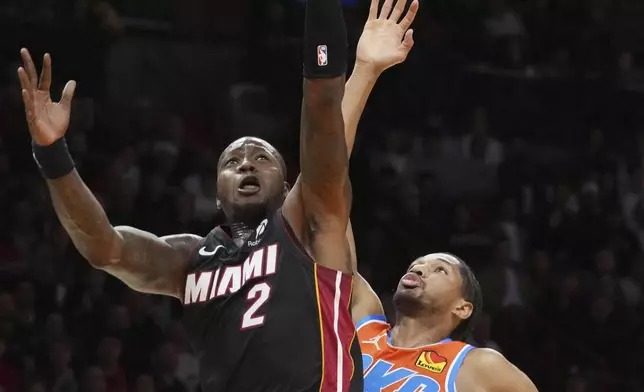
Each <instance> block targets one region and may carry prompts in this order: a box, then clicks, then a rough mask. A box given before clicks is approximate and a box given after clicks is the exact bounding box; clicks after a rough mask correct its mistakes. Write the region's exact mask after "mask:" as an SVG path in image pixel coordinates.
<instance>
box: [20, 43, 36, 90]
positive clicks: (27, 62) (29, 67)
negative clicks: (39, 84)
mask: <svg viewBox="0 0 644 392" xmlns="http://www.w3.org/2000/svg"><path fill="white" fill-rule="evenodd" d="M20 57H22V64H23V65H24V67H25V70H26V71H27V76H28V77H29V83H30V85H31V87H32V88H35V86H36V81H37V80H38V74H37V73H36V66H35V65H34V61H33V60H32V59H31V55H30V54H29V51H28V50H27V49H25V48H22V49H20Z"/></svg>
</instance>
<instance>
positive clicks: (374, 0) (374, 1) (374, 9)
mask: <svg viewBox="0 0 644 392" xmlns="http://www.w3.org/2000/svg"><path fill="white" fill-rule="evenodd" d="M379 4H380V0H371V5H370V6H369V18H368V19H369V20H374V19H377V18H378V5H379Z"/></svg>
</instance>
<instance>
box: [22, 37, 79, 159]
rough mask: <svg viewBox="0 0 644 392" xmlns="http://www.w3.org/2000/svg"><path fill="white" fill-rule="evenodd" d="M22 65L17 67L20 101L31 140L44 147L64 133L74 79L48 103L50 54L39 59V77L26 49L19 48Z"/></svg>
mask: <svg viewBox="0 0 644 392" xmlns="http://www.w3.org/2000/svg"><path fill="white" fill-rule="evenodd" d="M20 56H21V57H22V63H23V67H20V68H18V77H19V78H20V86H21V87H22V100H23V102H24V103H25V114H26V115H27V123H28V124H29V133H30V134H31V137H32V139H33V140H34V141H35V142H36V143H37V144H39V145H41V146H48V145H50V144H52V143H54V142H55V141H56V140H58V139H60V138H61V137H63V136H65V132H67V127H68V126H69V117H70V113H71V108H72V98H73V97H74V90H75V89H76V82H74V81H73V80H71V81H69V82H67V84H66V85H65V88H64V89H63V95H62V97H61V99H60V102H52V100H51V96H50V94H49V88H50V87H51V56H49V54H45V57H44V58H43V66H42V73H41V74H40V79H38V74H37V73H36V66H35V65H34V62H33V60H32V59H31V55H30V54H29V51H28V50H27V49H22V50H20Z"/></svg>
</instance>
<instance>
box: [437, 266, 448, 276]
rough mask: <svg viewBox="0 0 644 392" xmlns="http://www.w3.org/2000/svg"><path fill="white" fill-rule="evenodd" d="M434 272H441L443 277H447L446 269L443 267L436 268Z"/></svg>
mask: <svg viewBox="0 0 644 392" xmlns="http://www.w3.org/2000/svg"><path fill="white" fill-rule="evenodd" d="M435 271H436V272H441V273H443V274H445V275H447V269H446V268H445V267H436V270H435Z"/></svg>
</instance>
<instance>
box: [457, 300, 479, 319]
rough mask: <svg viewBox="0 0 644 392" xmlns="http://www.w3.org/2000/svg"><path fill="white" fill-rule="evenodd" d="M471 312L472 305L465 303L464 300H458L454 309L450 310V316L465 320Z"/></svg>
mask: <svg viewBox="0 0 644 392" xmlns="http://www.w3.org/2000/svg"><path fill="white" fill-rule="evenodd" d="M473 310H474V306H473V305H472V303H470V302H467V301H466V300H464V299H460V300H459V301H458V302H457V303H456V307H454V309H453V310H452V314H453V315H455V316H456V317H458V318H459V319H461V320H466V319H468V318H470V316H471V315H472V311H473Z"/></svg>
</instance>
